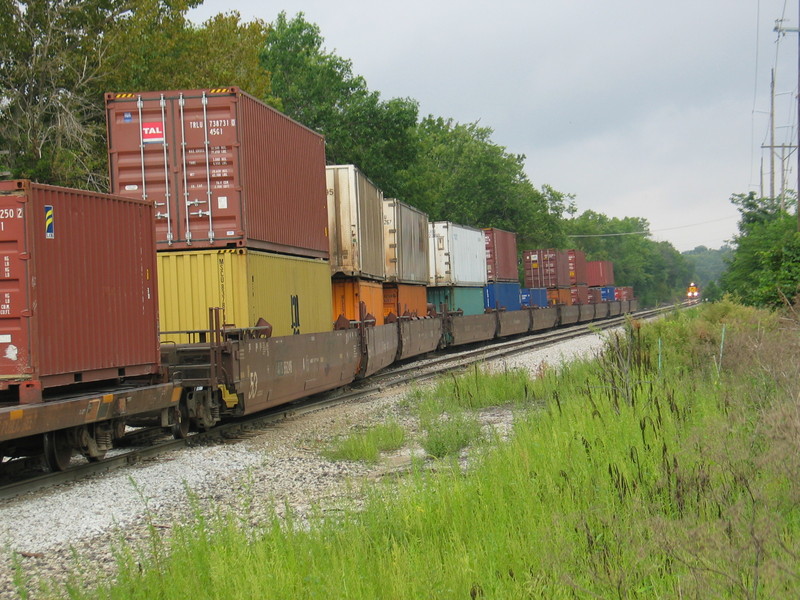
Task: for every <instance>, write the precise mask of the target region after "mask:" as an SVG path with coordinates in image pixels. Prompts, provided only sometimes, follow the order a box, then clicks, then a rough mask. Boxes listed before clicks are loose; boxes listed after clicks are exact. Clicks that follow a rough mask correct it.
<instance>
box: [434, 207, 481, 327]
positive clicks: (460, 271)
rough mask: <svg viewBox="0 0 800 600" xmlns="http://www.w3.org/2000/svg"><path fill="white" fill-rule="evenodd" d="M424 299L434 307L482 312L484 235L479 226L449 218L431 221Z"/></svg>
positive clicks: (472, 313)
mask: <svg viewBox="0 0 800 600" xmlns="http://www.w3.org/2000/svg"><path fill="white" fill-rule="evenodd" d="M428 232H429V272H428V273H429V284H428V285H429V287H428V302H429V303H431V304H433V305H434V306H435V307H436V310H437V311H438V310H441V309H442V308H445V309H447V310H449V311H457V310H462V311H463V312H464V314H465V315H477V314H481V313H483V312H484V298H483V294H484V290H483V288H484V286H486V283H487V279H486V239H485V237H486V236H485V234H484V232H483V231H482V230H480V229H473V228H472V227H465V226H463V225H456V224H455V223H450V222H449V221H440V222H436V223H431V224H430V225H429V228H428Z"/></svg>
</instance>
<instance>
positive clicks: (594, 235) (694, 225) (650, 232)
mask: <svg viewBox="0 0 800 600" xmlns="http://www.w3.org/2000/svg"><path fill="white" fill-rule="evenodd" d="M738 218H739V217H723V218H722V219H712V220H710V221H701V222H700V223H692V224H690V225H678V226H676V227H663V228H661V229H652V230H650V231H625V232H622V233H591V234H590V233H587V234H574V235H573V234H567V236H568V237H571V238H592V237H618V236H621V235H652V234H653V233H656V232H658V231H673V230H675V229H687V228H688V227H697V226H698V225H706V224H708V223H719V222H720V221H730V220H731V219H738Z"/></svg>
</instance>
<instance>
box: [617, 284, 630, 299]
mask: <svg viewBox="0 0 800 600" xmlns="http://www.w3.org/2000/svg"><path fill="white" fill-rule="evenodd" d="M614 299H615V300H633V288H632V287H630V286H618V287H617V288H615V290H614Z"/></svg>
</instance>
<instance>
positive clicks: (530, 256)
mask: <svg viewBox="0 0 800 600" xmlns="http://www.w3.org/2000/svg"><path fill="white" fill-rule="evenodd" d="M522 266H523V271H524V275H525V287H531V288H537V287H544V288H557V287H569V285H570V281H569V265H568V264H567V253H566V252H565V251H563V250H556V249H555V248H540V249H537V250H526V251H525V252H523V255H522Z"/></svg>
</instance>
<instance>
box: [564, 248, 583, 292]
mask: <svg viewBox="0 0 800 600" xmlns="http://www.w3.org/2000/svg"><path fill="white" fill-rule="evenodd" d="M567 264H568V265H569V282H570V284H572V285H578V284H580V285H586V283H587V278H586V253H585V252H584V251H583V250H567Z"/></svg>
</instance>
